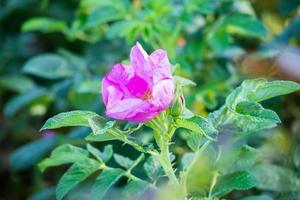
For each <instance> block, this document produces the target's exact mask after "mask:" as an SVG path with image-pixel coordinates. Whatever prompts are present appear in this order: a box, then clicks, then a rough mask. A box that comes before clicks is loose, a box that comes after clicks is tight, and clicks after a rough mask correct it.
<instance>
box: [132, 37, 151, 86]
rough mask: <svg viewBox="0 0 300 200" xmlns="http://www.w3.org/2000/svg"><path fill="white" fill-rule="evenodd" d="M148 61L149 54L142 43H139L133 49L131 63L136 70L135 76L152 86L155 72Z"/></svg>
mask: <svg viewBox="0 0 300 200" xmlns="http://www.w3.org/2000/svg"><path fill="white" fill-rule="evenodd" d="M148 59H149V56H148V54H147V53H146V51H145V50H144V49H143V47H142V46H141V45H140V43H138V42H137V44H136V45H135V46H133V47H132V48H131V52H130V63H131V65H132V67H133V69H134V73H135V75H137V76H139V77H143V79H144V80H146V81H147V83H148V84H149V85H152V74H153V72H152V67H151V64H150V63H149V60H148Z"/></svg>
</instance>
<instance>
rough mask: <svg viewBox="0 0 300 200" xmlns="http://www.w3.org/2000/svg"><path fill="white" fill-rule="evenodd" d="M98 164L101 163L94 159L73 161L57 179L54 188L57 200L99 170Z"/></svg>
mask: <svg viewBox="0 0 300 200" xmlns="http://www.w3.org/2000/svg"><path fill="white" fill-rule="evenodd" d="M100 165H101V163H99V162H98V161H96V160H94V159H84V160H81V161H78V162H76V163H74V164H73V165H72V166H71V167H70V169H69V170H68V171H67V172H66V173H65V174H64V175H63V176H62V177H61V179H60V180H59V182H58V185H57V188H56V198H57V199H58V200H61V199H63V197H64V196H65V195H66V194H67V193H68V192H69V191H70V190H71V189H73V188H74V187H75V186H76V185H78V184H79V183H80V182H82V181H84V180H85V179H86V178H87V177H89V176H90V175H91V174H92V173H94V172H95V171H97V170H99V168H100Z"/></svg>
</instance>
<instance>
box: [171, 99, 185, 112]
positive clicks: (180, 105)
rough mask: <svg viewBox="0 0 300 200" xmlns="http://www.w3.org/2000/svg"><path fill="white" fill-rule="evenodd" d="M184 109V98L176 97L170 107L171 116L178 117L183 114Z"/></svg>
mask: <svg viewBox="0 0 300 200" xmlns="http://www.w3.org/2000/svg"><path fill="white" fill-rule="evenodd" d="M184 108H185V100H184V96H183V95H178V96H177V97H176V98H175V100H174V102H173V105H172V107H171V114H172V115H173V116H179V115H181V114H182V113H183V111H184Z"/></svg>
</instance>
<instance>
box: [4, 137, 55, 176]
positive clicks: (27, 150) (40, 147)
mask: <svg viewBox="0 0 300 200" xmlns="http://www.w3.org/2000/svg"><path fill="white" fill-rule="evenodd" d="M56 142H57V140H56V138H42V139H39V140H36V141H34V142H31V143H28V144H26V145H24V146H21V147H20V148H18V149H16V150H15V151H14V152H12V154H11V155H10V158H9V162H10V166H11V167H12V169H13V170H23V169H26V168H28V167H30V166H32V165H34V164H36V163H38V162H39V161H40V160H41V159H42V158H43V156H44V155H45V154H46V153H47V152H48V151H49V150H50V149H51V148H52V147H53V146H54V145H55V144H56Z"/></svg>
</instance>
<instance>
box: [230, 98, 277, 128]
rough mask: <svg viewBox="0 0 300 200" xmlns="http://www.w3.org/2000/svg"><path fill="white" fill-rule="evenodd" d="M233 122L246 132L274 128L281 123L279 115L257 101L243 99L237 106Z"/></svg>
mask: <svg viewBox="0 0 300 200" xmlns="http://www.w3.org/2000/svg"><path fill="white" fill-rule="evenodd" d="M235 115H236V116H235V119H234V120H233V124H235V125H237V126H238V127H239V128H241V129H242V130H243V131H245V132H250V131H252V132H254V131H259V130H263V129H268V128H273V127H275V126H276V125H277V123H280V119H279V117H278V115H277V114H276V113H275V112H274V111H272V110H268V109H264V108H263V107H262V106H261V105H260V104H258V103H256V102H248V101H242V102H240V103H238V104H237V106H236V113H235Z"/></svg>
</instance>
